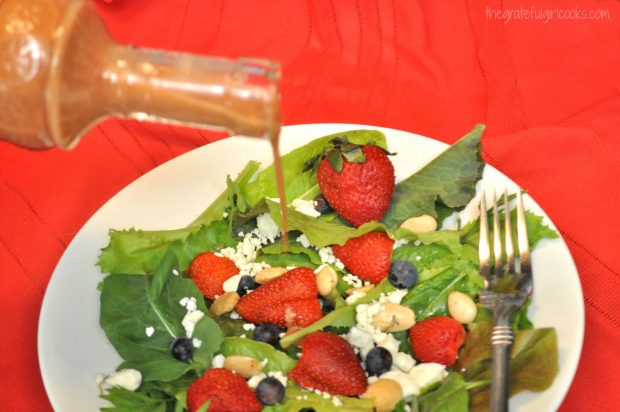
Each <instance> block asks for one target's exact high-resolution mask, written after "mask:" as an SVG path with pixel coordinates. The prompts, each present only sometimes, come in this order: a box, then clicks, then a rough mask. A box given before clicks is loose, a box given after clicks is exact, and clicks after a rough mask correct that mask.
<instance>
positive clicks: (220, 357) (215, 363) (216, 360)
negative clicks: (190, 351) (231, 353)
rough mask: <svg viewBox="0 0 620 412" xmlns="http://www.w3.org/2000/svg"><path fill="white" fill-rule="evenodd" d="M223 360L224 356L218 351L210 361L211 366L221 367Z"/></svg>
mask: <svg viewBox="0 0 620 412" xmlns="http://www.w3.org/2000/svg"><path fill="white" fill-rule="evenodd" d="M225 360H226V356H224V355H222V354H221V353H218V354H217V355H215V356H214V357H213V360H212V361H211V366H212V367H213V368H223V367H224V361H225Z"/></svg>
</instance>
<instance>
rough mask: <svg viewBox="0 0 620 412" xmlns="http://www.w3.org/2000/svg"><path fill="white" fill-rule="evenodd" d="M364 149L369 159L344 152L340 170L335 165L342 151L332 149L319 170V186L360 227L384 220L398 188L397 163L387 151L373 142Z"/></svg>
mask: <svg viewBox="0 0 620 412" xmlns="http://www.w3.org/2000/svg"><path fill="white" fill-rule="evenodd" d="M349 146H350V144H349ZM332 150H339V149H338V148H337V149H332ZM358 150H359V149H358ZM361 151H362V152H363V155H364V156H363V157H362V159H364V157H365V159H364V160H363V162H356V163H353V162H350V161H349V160H347V156H346V153H343V154H345V156H344V158H341V159H342V163H343V164H342V170H341V171H339V172H338V171H337V170H336V169H334V166H333V165H332V163H333V159H334V157H336V158H337V156H338V155H339V154H336V155H332V156H330V153H329V152H328V155H327V156H326V157H325V158H324V159H323V160H322V161H321V164H320V165H319V168H318V171H317V180H318V182H319V187H320V188H321V191H322V192H323V195H324V196H325V198H326V199H327V201H328V202H329V204H330V205H331V206H332V208H333V209H334V210H335V211H336V212H338V214H339V215H340V216H342V217H343V218H345V219H346V220H348V221H349V222H351V224H353V225H354V226H356V227H358V226H361V225H363V224H364V223H366V222H370V221H371V220H377V221H379V220H381V218H382V217H383V215H384V214H385V212H387V210H388V207H389V206H390V200H391V199H392V192H393V191H394V166H393V165H392V162H391V161H390V159H388V157H387V155H386V153H385V152H384V151H383V150H382V149H380V148H378V147H377V146H371V145H370V146H362V147H361ZM349 153H350V152H349ZM330 158H331V159H332V162H330ZM357 160H358V161H359V160H360V159H357ZM338 162H339V160H338Z"/></svg>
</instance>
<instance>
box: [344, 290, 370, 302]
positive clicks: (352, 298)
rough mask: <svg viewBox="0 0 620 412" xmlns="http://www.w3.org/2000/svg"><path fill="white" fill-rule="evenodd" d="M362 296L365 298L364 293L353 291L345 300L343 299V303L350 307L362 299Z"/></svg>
mask: <svg viewBox="0 0 620 412" xmlns="http://www.w3.org/2000/svg"><path fill="white" fill-rule="evenodd" d="M364 296H366V292H362V291H360V290H356V291H353V293H351V294H350V295H349V296H347V298H346V299H345V302H347V305H352V304H354V303H355V302H357V301H358V300H360V299H361V298H363V297H364Z"/></svg>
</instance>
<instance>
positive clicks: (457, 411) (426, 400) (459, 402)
mask: <svg viewBox="0 0 620 412" xmlns="http://www.w3.org/2000/svg"><path fill="white" fill-rule="evenodd" d="M418 408H419V411H420V412H468V411H469V393H468V392H467V384H466V382H465V381H464V380H463V378H462V377H461V375H459V374H458V373H451V374H450V375H448V377H447V378H446V379H444V381H443V382H442V383H441V385H440V386H439V388H437V389H435V390H434V391H431V392H428V393H426V394H424V395H422V396H420V397H419V398H418Z"/></svg>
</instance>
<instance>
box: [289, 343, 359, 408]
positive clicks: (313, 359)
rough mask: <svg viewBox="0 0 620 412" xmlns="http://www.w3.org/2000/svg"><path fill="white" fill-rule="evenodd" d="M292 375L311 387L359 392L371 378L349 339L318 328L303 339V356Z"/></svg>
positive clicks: (350, 392) (352, 393)
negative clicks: (365, 372) (368, 378)
mask: <svg viewBox="0 0 620 412" xmlns="http://www.w3.org/2000/svg"><path fill="white" fill-rule="evenodd" d="M289 377H290V378H291V379H293V380H294V381H295V382H297V384H298V385H300V386H302V387H304V388H307V389H318V390H320V391H322V392H328V393H330V394H332V395H345V396H356V395H361V394H362V393H364V392H365V391H366V388H367V386H368V382H367V381H366V375H365V374H364V370H363V369H362V365H360V362H359V360H358V359H357V356H356V355H355V353H354V352H353V349H352V348H351V346H350V345H349V343H348V342H347V341H346V340H344V339H343V338H341V337H340V336H337V335H334V334H333V333H329V332H314V333H312V334H310V335H308V336H306V337H305V338H304V339H303V340H302V342H301V358H300V359H299V362H297V365H296V366H295V368H293V369H292V370H291V371H290V372H289Z"/></svg>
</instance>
